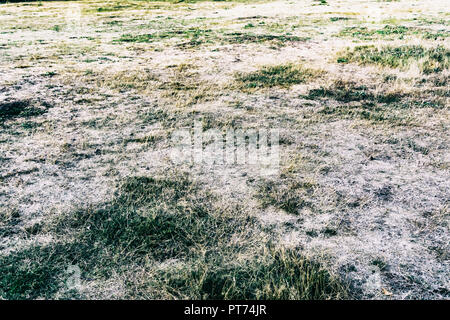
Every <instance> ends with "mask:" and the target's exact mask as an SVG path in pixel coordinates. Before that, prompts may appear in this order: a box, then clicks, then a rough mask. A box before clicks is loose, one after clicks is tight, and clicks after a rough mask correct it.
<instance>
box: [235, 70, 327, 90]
mask: <svg viewBox="0 0 450 320" xmlns="http://www.w3.org/2000/svg"><path fill="white" fill-rule="evenodd" d="M319 74H320V72H319V71H317V70H312V69H308V68H305V67H303V66H301V65H294V64H285V65H278V66H264V67H262V68H261V69H260V70H258V71H255V72H251V73H240V74H238V75H237V76H236V80H237V81H238V83H239V84H240V86H241V87H242V88H243V89H257V88H272V87H276V86H279V87H285V88H287V87H290V86H292V85H294V84H300V83H304V82H306V81H308V80H310V79H312V78H314V77H316V76H318V75H319Z"/></svg>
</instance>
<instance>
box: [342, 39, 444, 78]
mask: <svg viewBox="0 0 450 320" xmlns="http://www.w3.org/2000/svg"><path fill="white" fill-rule="evenodd" d="M338 62H340V63H348V62H357V63H360V64H363V65H365V64H374V65H379V66H383V67H390V68H400V69H406V68H407V67H409V66H410V65H411V64H412V63H413V62H416V63H418V64H419V66H420V68H421V70H422V71H423V72H424V73H425V74H430V73H436V72H440V71H443V70H445V69H448V68H449V66H450V50H448V49H446V48H444V47H442V46H438V47H435V48H425V47H423V46H417V45H404V46H400V47H391V46H385V47H381V48H377V47H375V46H358V47H355V48H354V49H353V50H347V51H346V52H344V53H342V54H341V55H340V56H339V57H338Z"/></svg>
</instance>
